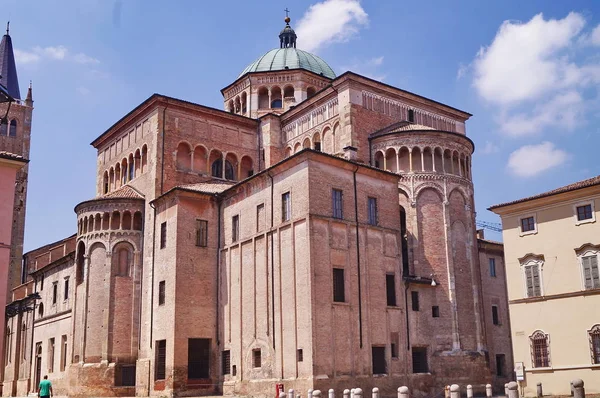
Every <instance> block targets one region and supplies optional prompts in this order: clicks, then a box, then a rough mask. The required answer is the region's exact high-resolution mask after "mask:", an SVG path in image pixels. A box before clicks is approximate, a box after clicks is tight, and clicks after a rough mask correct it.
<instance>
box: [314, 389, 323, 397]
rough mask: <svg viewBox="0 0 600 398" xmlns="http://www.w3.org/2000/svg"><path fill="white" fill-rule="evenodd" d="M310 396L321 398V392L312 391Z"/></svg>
mask: <svg viewBox="0 0 600 398" xmlns="http://www.w3.org/2000/svg"><path fill="white" fill-rule="evenodd" d="M312 396H313V398H321V390H314V391H313V392H312Z"/></svg>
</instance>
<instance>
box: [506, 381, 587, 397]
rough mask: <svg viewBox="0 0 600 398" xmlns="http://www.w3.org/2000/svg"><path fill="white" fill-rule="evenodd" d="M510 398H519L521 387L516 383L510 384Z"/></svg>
mask: <svg viewBox="0 0 600 398" xmlns="http://www.w3.org/2000/svg"><path fill="white" fill-rule="evenodd" d="M508 398H519V385H518V384H517V383H516V382H515V381H511V382H510V383H508ZM582 398H583V397H582Z"/></svg>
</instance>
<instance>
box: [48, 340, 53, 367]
mask: <svg viewBox="0 0 600 398" xmlns="http://www.w3.org/2000/svg"><path fill="white" fill-rule="evenodd" d="M53 372H54V337H52V338H51V339H50V340H48V373H53Z"/></svg>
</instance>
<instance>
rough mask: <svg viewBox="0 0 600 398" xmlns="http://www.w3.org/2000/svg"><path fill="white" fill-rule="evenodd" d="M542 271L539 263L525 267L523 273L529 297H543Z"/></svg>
mask: <svg viewBox="0 0 600 398" xmlns="http://www.w3.org/2000/svg"><path fill="white" fill-rule="evenodd" d="M541 271H542V268H541V264H539V263H534V264H530V265H525V266H524V269H523V272H524V274H525V285H526V288H527V297H538V296H541V295H542V278H541V275H540V273H541Z"/></svg>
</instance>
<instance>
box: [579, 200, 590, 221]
mask: <svg viewBox="0 0 600 398" xmlns="http://www.w3.org/2000/svg"><path fill="white" fill-rule="evenodd" d="M593 216H594V215H593V213H592V205H591V204H588V205H583V206H577V221H584V220H590V219H592V218H593Z"/></svg>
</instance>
